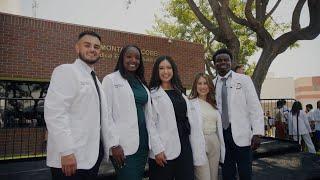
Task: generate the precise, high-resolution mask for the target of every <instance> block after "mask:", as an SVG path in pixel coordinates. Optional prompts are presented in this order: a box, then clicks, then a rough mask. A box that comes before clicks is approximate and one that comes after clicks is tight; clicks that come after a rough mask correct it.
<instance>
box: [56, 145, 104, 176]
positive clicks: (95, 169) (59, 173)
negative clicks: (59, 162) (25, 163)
mask: <svg viewBox="0 0 320 180" xmlns="http://www.w3.org/2000/svg"><path fill="white" fill-rule="evenodd" d="M103 156H104V150H103V145H102V142H100V145H99V156H98V160H97V162H96V164H95V165H94V166H93V167H92V168H91V169H77V171H76V173H75V174H74V175H73V176H65V175H64V174H63V172H62V169H61V168H51V175H52V180H94V179H96V178H97V175H98V172H99V167H100V164H101V162H102V159H103Z"/></svg>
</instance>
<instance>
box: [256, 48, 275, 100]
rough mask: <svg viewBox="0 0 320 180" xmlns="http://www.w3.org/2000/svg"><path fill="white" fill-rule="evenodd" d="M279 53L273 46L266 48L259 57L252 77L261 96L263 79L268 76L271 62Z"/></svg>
mask: <svg viewBox="0 0 320 180" xmlns="http://www.w3.org/2000/svg"><path fill="white" fill-rule="evenodd" d="M277 55H278V54H277V53H275V51H274V50H273V48H272V46H270V47H268V48H264V49H263V51H262V53H261V56H260V58H259V61H258V63H257V66H256V68H255V70H254V72H253V75H252V77H251V78H252V81H253V84H254V85H255V88H256V91H257V94H258V97H259V98H260V95H261V87H262V84H263V81H264V80H265V78H266V76H267V73H268V70H269V68H270V65H271V63H272V62H273V60H274V59H275V58H276V57H277Z"/></svg>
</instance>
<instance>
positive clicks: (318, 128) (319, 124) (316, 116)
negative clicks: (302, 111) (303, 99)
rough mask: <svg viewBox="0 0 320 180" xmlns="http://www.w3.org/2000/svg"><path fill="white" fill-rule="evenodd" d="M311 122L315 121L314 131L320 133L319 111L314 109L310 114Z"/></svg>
mask: <svg viewBox="0 0 320 180" xmlns="http://www.w3.org/2000/svg"><path fill="white" fill-rule="evenodd" d="M312 120H313V121H315V129H316V131H320V109H318V108H317V109H315V110H314V111H313V112H312Z"/></svg>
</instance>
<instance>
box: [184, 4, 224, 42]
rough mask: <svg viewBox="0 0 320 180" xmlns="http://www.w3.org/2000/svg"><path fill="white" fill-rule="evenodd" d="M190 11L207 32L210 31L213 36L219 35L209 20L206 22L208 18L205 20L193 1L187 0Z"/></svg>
mask: <svg viewBox="0 0 320 180" xmlns="http://www.w3.org/2000/svg"><path fill="white" fill-rule="evenodd" d="M187 2H188V4H189V6H190V8H191V10H192V11H193V13H194V14H195V15H196V16H197V18H198V19H199V21H200V22H201V24H203V25H204V26H205V27H206V28H207V29H208V30H209V31H211V32H212V33H213V34H214V35H216V36H217V35H219V34H220V32H219V29H218V28H217V27H215V26H214V25H213V24H212V23H211V22H210V20H208V18H206V17H205V16H204V15H203V14H202V13H201V11H200V9H199V8H198V6H197V5H196V4H195V3H194V1H193V0H187Z"/></svg>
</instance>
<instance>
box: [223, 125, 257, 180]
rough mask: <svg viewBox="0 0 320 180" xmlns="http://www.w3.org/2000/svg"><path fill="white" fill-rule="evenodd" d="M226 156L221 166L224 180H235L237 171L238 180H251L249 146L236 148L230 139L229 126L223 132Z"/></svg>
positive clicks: (250, 152)
mask: <svg viewBox="0 0 320 180" xmlns="http://www.w3.org/2000/svg"><path fill="white" fill-rule="evenodd" d="M223 136H224V142H225V147H226V155H225V160H224V164H223V165H222V177H223V179H224V180H236V179H237V170H238V173H239V177H240V180H251V179H252V177H251V176H252V151H251V146H245V147H240V146H237V145H236V144H235V142H234V140H233V138H232V132H231V125H230V126H229V128H228V129H226V130H223Z"/></svg>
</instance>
